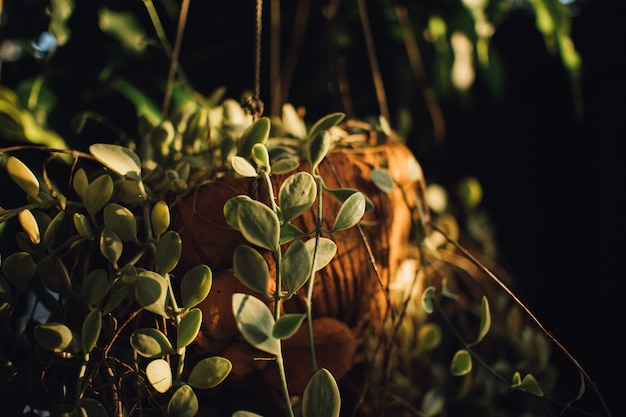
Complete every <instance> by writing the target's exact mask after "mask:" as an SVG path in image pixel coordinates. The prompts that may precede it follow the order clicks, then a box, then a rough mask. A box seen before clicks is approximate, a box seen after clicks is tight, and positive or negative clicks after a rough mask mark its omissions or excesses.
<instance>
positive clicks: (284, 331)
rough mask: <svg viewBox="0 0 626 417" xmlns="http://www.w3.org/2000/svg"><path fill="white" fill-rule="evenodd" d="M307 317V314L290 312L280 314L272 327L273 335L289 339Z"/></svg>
mask: <svg viewBox="0 0 626 417" xmlns="http://www.w3.org/2000/svg"><path fill="white" fill-rule="evenodd" d="M305 318H306V314H295V313H288V314H283V315H282V316H280V318H279V319H278V320H276V324H274V329H272V336H274V337H275V338H277V339H288V338H290V337H291V336H293V335H294V333H295V332H297V331H298V329H299V328H300V325H301V324H302V322H303V321H304V319H305Z"/></svg>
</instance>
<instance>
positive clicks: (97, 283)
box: [81, 269, 111, 307]
mask: <svg viewBox="0 0 626 417" xmlns="http://www.w3.org/2000/svg"><path fill="white" fill-rule="evenodd" d="M110 288H111V283H110V282H109V277H108V275H107V273H106V271H105V270H104V269H94V270H93V271H91V272H90V273H89V274H87V276H86V277H85V279H84V280H83V285H82V291H81V292H82V296H83V301H84V302H85V304H86V305H87V306H88V307H96V306H98V305H100V303H101V302H102V300H103V299H104V297H105V296H106V295H107V293H108V292H109V289H110Z"/></svg>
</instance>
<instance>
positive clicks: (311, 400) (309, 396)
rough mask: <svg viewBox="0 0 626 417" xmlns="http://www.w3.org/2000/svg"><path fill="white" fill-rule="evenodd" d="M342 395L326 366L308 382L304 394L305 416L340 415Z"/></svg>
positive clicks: (334, 416) (303, 414)
mask: <svg viewBox="0 0 626 417" xmlns="http://www.w3.org/2000/svg"><path fill="white" fill-rule="evenodd" d="M340 409H341V396H340V395H339V387H337V382H336V381H335V378H333V375H332V374H331V373H330V372H329V371H328V370H327V369H325V368H321V369H320V370H318V371H317V372H316V373H315V374H314V375H313V377H312V378H311V380H310V381H309V382H308V384H307V386H306V388H305V390H304V395H303V396H302V416H303V417H339V411H340Z"/></svg>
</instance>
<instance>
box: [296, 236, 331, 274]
mask: <svg viewBox="0 0 626 417" xmlns="http://www.w3.org/2000/svg"><path fill="white" fill-rule="evenodd" d="M316 240H317V239H316V238H311V239H309V240H307V241H306V242H304V245H305V246H306V248H307V250H308V251H309V254H310V255H311V259H313V252H314V251H315V242H316ZM336 253H337V244H336V243H335V242H333V241H332V240H330V239H328V238H325V237H320V238H319V244H318V246H317V257H316V258H315V271H319V270H320V269H322V268H324V267H325V266H326V265H328V264H329V263H330V261H332V259H333V257H334V256H335V254H336Z"/></svg>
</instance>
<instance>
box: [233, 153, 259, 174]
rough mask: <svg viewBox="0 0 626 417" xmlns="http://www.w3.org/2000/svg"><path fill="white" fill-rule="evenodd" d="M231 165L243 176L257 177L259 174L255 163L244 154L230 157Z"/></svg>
mask: <svg viewBox="0 0 626 417" xmlns="http://www.w3.org/2000/svg"><path fill="white" fill-rule="evenodd" d="M230 166H231V167H232V168H233V169H234V170H235V172H236V173H237V174H239V175H241V176H242V177H248V178H255V177H256V176H257V175H258V174H257V172H256V168H255V167H254V165H252V164H251V163H250V162H248V160H247V159H245V158H244V157H242V156H238V155H234V156H233V157H232V158H230Z"/></svg>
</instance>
